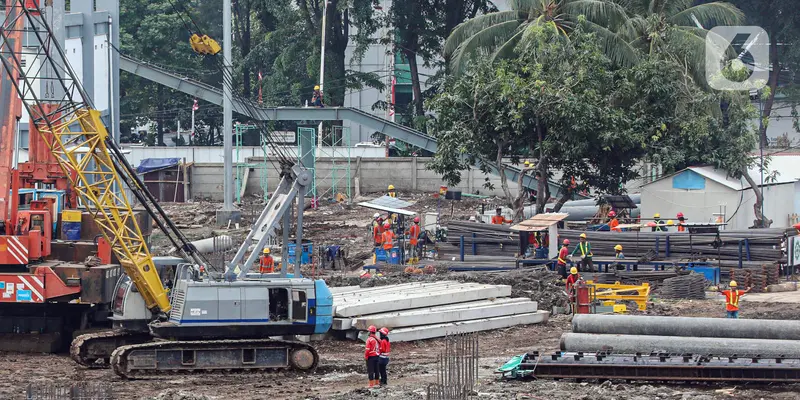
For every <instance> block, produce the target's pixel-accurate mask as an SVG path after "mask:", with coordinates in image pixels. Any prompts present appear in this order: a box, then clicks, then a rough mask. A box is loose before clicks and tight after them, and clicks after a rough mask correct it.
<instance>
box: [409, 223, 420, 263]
mask: <svg viewBox="0 0 800 400" xmlns="http://www.w3.org/2000/svg"><path fill="white" fill-rule="evenodd" d="M420 232H422V228H420V226H419V217H414V223H413V224H412V225H411V226H410V227H409V228H408V230H407V231H406V233H408V244H410V245H411V254H410V255H409V261H410V262H412V263H415V262H417V261H419V255H418V254H417V253H418V252H419V234H420Z"/></svg>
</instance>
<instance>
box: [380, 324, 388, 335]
mask: <svg viewBox="0 0 800 400" xmlns="http://www.w3.org/2000/svg"><path fill="white" fill-rule="evenodd" d="M380 332H381V333H382V334H384V335H388V334H389V328H387V327H385V326H384V327H383V328H381V330H380Z"/></svg>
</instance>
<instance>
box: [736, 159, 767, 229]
mask: <svg viewBox="0 0 800 400" xmlns="http://www.w3.org/2000/svg"><path fill="white" fill-rule="evenodd" d="M742 176H744V179H745V180H746V181H747V183H748V184H749V185H750V189H752V190H753V193H755V195H756V203H755V204H753V213H754V214H755V216H756V219H755V220H754V221H753V227H754V228H769V227H770V226H771V225H772V220H771V219H767V218H766V217H765V216H764V215H763V214H762V213H761V211H762V210H763V207H762V205H763V204H764V197H763V196H761V190H760V188H759V187H758V183H756V181H755V180H754V179H753V177H751V176H750V173H749V172H747V171H744V173H743V174H742Z"/></svg>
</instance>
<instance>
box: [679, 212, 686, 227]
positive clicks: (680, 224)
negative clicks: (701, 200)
mask: <svg viewBox="0 0 800 400" xmlns="http://www.w3.org/2000/svg"><path fill="white" fill-rule="evenodd" d="M684 224H686V218H685V217H684V216H683V213H682V212H679V213H678V232H686V227H685V226H684Z"/></svg>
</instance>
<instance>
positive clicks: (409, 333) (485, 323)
mask: <svg viewBox="0 0 800 400" xmlns="http://www.w3.org/2000/svg"><path fill="white" fill-rule="evenodd" d="M549 317H550V313H549V312H547V311H536V312H534V313H529V314H520V315H511V316H505V317H496V318H486V319H476V320H472V321H464V322H456V323H450V324H437V325H423V326H415V327H411V328H400V329H395V330H392V331H391V332H390V333H389V336H390V337H391V338H392V342H395V343H396V342H411V341H414V340H423V339H431V338H437V337H444V336H447V335H452V334H458V333H470V332H481V331H489V330H492V329H501V328H508V327H510V326H516V325H530V324H539V323H544V322H547V320H548V318H549ZM359 338H360V339H361V340H366V332H364V331H362V332H361V334H360V335H359Z"/></svg>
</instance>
